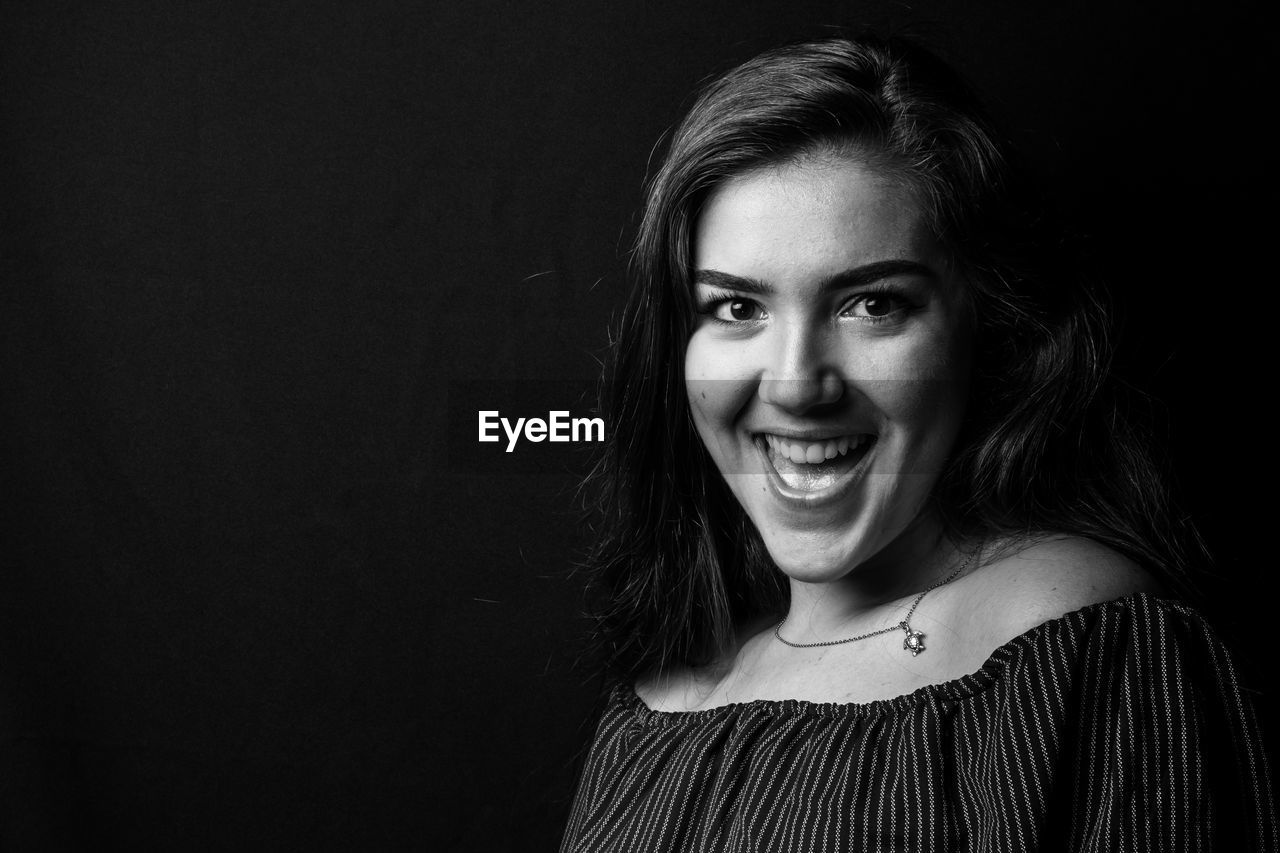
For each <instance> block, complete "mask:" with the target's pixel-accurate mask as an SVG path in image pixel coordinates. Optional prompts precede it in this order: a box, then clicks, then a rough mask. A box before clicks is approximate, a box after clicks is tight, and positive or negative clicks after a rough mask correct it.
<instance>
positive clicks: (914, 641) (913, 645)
mask: <svg viewBox="0 0 1280 853" xmlns="http://www.w3.org/2000/svg"><path fill="white" fill-rule="evenodd" d="M972 560H973V554H972V553H970V554H969V556H968V557H965V559H964V562H963V563H961V564H960V565H958V566H956V568H955V571H953V572H952V573H951V574H949V575H947V576H946V577H945V578H943V579H942V580H940V581H938V582H937V583H935V584H933V586H930V587H927V588H926V589H925V591H924V592H922V593H920V594H919V595H917V596H916V600H915V601H913V602H911V608H910V609H909V610H907V615H906V616H904V617H903V619H902V621H901V622H899V623H898V624H897V625H890V626H889V627H888V628H881V629H880V630H879V631H869V632H867V633H866V634H859V635H858V636H856V637H846V638H845V639H843V640H827V641H826V642H825V643H793V642H791V641H790V640H784V639H783V638H782V634H781V633H780V631H781V630H782V625H783V623H784V622H786V621H787V620H786V619H783V620H782V622H779V623H778V624H777V625H774V626H773V636H775V637H777V638H778V640H780V641H781V642H782V643H783V644H784V645H788V646H790V647H791V648H793V649H816V648H818V647H819V646H842V645H844V644H845V643H856V642H858V640H869V639H870V638H872V637H879V636H880V635H881V634H888V633H889V632H890V631H897V630H898V629H902V630H903V631H905V632H906V635H907V636H906V637H905V638H904V639H903V641H902V648H904V649H906V650H907V651H909V652H911V656H912V657H915V656H916V655H918V654H920V653H921V652H922V651H924V633H923V632H920V631H917V630H915V629H914V628H912V627H911V617H912V615H913V614H914V613H915V612H916V608H917V607H919V606H920V602H921V601H923V600H924V597H925V596H926V595H928V594H929V593H931V592H933V591H934V590H935V589H937V588H938V587H940V586H944V585H946V584H949V583H951V582H952V581H953V580H955V579H956V578H957V577H959V575H960V573H961V572H963V571H964V569H965V566H968V565H969V563H970V561H972Z"/></svg>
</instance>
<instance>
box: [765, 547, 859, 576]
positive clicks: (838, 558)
mask: <svg viewBox="0 0 1280 853" xmlns="http://www.w3.org/2000/svg"><path fill="white" fill-rule="evenodd" d="M767 544H768V543H766V545H767ZM769 552H770V555H771V556H772V557H773V562H774V563H775V564H776V565H777V566H778V568H779V569H780V570H781V571H782V573H783V574H784V575H786V576H787V577H789V578H791V579H792V580H795V581H800V582H802V583H830V582H831V581H836V580H839V579H840V578H842V577H844V576H845V575H846V574H848V573H849V570H850V569H851V568H853V567H854V566H855V565H856V564H857V562H858V557H857V555H856V554H855V553H854V552H853V551H852V550H850V549H844V548H831V549H825V548H813V547H811V546H808V547H806V546H800V545H795V546H792V547H777V548H770V549H769Z"/></svg>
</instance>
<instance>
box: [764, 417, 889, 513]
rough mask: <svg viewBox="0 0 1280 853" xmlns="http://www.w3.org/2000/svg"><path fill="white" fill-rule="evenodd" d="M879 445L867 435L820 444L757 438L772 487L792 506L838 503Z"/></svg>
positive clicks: (840, 438)
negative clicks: (833, 500) (875, 446)
mask: <svg viewBox="0 0 1280 853" xmlns="http://www.w3.org/2000/svg"><path fill="white" fill-rule="evenodd" d="M875 443H876V437H875V436H873V435H868V434H866V433H857V434H850V435H842V436H834V437H831V438H826V439H821V440H817V441H806V440H801V439H796V438H786V437H784V436H779V435H772V434H770V433H762V434H759V435H757V437H756V447H757V448H758V449H759V450H760V451H761V455H762V456H763V457H764V461H765V463H766V465H765V467H766V469H767V471H768V473H769V480H770V483H771V484H772V485H773V486H774V490H775V491H776V492H777V493H778V495H779V496H780V497H782V498H783V499H785V500H787V501H788V502H798V503H800V504H803V505H805V506H814V505H816V504H820V503H826V502H827V501H828V500H831V499H835V498H837V497H839V496H840V494H842V493H843V491H844V487H846V486H848V485H849V484H851V483H852V482H853V481H854V480H855V479H856V478H857V474H858V472H859V471H860V470H862V468H863V467H864V466H863V465H862V463H863V461H864V460H865V459H866V458H867V455H868V454H869V453H870V452H871V448H872V447H873V446H874V445H875Z"/></svg>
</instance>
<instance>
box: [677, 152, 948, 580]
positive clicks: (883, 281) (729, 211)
mask: <svg viewBox="0 0 1280 853" xmlns="http://www.w3.org/2000/svg"><path fill="white" fill-rule="evenodd" d="M693 254H694V281H695V294H694V295H695V301H696V304H697V306H698V312H699V314H698V317H697V322H696V324H695V327H694V332H693V335H692V337H691V338H690V340H689V345H688V349H687V350H686V352H685V377H686V385H687V390H688V393H689V403H690V406H691V407H692V410H693V419H694V422H695V424H696V425H697V428H698V432H699V434H700V435H701V436H702V440H703V442H704V443H705V444H706V446H707V449H708V451H709V452H710V454H711V456H712V458H713V459H715V462H716V466H717V467H718V468H719V469H720V472H721V473H722V474H723V475H724V478H725V480H726V481H727V482H728V484H729V487H730V489H732V490H733V493H734V494H735V495H736V496H737V498H738V500H739V501H740V502H741V503H742V506H743V507H744V508H745V510H746V512H747V515H748V516H750V518H751V520H752V522H754V524H755V526H756V528H757V529H758V530H759V532H760V534H761V536H762V537H763V539H764V542H765V545H766V547H767V548H768V549H769V553H770V554H771V555H772V556H773V558H774V560H775V561H776V562H777V563H778V565H779V566H780V567H781V568H782V570H783V571H784V572H786V573H787V574H788V575H789V576H790V577H792V578H794V579H796V580H801V581H806V582H814V583H820V582H827V581H833V580H836V579H838V578H840V577H842V576H844V575H845V574H846V573H847V572H849V571H850V570H851V569H853V568H854V567H855V566H857V565H859V564H861V563H863V562H864V561H866V560H867V559H869V558H871V557H872V556H873V555H876V554H877V553H879V552H880V551H881V549H883V548H885V546H886V545H889V544H890V543H892V542H894V540H895V539H897V538H898V537H899V536H900V535H901V534H902V533H903V531H904V530H906V529H907V527H908V525H910V524H911V523H912V522H913V521H914V520H916V518H917V517H918V516H920V514H921V512H922V510H923V509H924V507H925V504H926V501H927V499H928V497H929V493H930V491H931V489H932V488H933V486H934V484H935V483H936V481H937V478H938V475H939V473H940V472H941V470H942V467H943V463H944V462H945V461H946V458H947V455H948V453H949V451H950V449H951V446H952V442H953V441H954V439H955V435H956V432H957V431H958V429H959V427H960V421H961V417H962V414H963V410H964V405H965V398H966V394H967V387H968V376H969V361H970V335H969V325H968V322H967V319H966V318H967V312H966V307H965V303H964V294H963V290H962V287H961V285H960V283H959V282H958V281H955V280H953V278H952V277H951V275H950V273H949V265H948V264H947V262H946V259H945V257H944V252H943V249H942V247H941V246H940V245H939V244H938V242H937V241H936V240H935V238H934V237H933V235H932V234H931V232H930V229H929V228H928V226H927V224H926V222H925V218H924V216H923V215H922V213H921V211H920V208H919V206H918V205H917V204H916V202H915V200H914V199H913V197H912V195H911V193H910V192H909V191H908V190H907V189H906V188H905V187H904V186H903V185H901V184H900V183H898V182H896V181H894V180H892V179H889V178H886V177H882V176H881V175H878V174H877V173H876V172H875V171H873V170H871V169H869V168H868V167H866V166H863V165H861V164H859V163H858V162H855V161H853V160H849V159H844V158H837V157H835V156H832V157H828V158H818V157H813V158H808V159H804V160H801V161H799V162H797V163H792V164H785V165H778V166H773V167H769V168H765V169H761V170H758V171H753V172H749V173H746V174H743V175H739V176H737V177H734V178H732V179H730V180H728V181H726V182H725V183H724V184H722V185H721V186H720V187H719V188H718V189H717V190H716V191H715V192H714V193H713V194H712V195H711V196H710V198H709V199H708V200H707V203H706V204H705V205H704V207H703V209H702V212H701V214H700V216H699V218H698V221H697V223H696V228H695V234H694V247H693Z"/></svg>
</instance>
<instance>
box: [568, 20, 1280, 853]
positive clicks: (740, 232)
mask: <svg viewBox="0 0 1280 853" xmlns="http://www.w3.org/2000/svg"><path fill="white" fill-rule="evenodd" d="M996 140H997V137H996V135H995V134H994V133H993V131H992V130H991V129H990V126H989V124H988V122H987V120H986V119H985V118H984V116H983V114H982V112H981V110H980V109H979V108H978V106H977V104H976V103H975V101H974V100H973V98H972V96H971V95H970V94H969V93H968V92H967V91H966V90H965V89H964V87H963V86H962V85H961V84H960V83H959V82H958V81H957V79H956V77H955V76H954V74H953V73H952V72H950V71H949V70H948V69H947V68H945V67H944V66H942V65H941V64H940V63H939V62H938V61H937V60H936V59H934V58H933V57H932V56H930V55H929V54H927V53H925V52H923V51H922V50H920V49H919V48H917V47H915V46H913V45H911V44H909V43H905V42H900V41H889V42H882V41H878V40H875V39H859V40H846V39H833V40H829V41H824V42H818V43H810V44H803V45H798V46H793V47H787V48H782V49H779V50H775V51H771V52H769V53H766V54H764V55H762V56H760V57H758V58H756V59H754V60H752V61H750V62H748V63H746V64H745V65H743V66H741V67H739V68H737V69H734V70H733V71H731V72H729V73H728V74H726V75H725V76H723V77H722V78H720V79H719V80H717V81H715V82H713V83H712V84H711V85H710V86H709V87H708V88H707V89H706V90H705V91H704V93H703V94H702V96H701V97H700V98H699V100H698V101H697V102H696V103H695V105H694V107H693V108H692V110H691V111H690V113H689V115H688V116H687V117H686V118H685V120H684V122H683V123H682V124H681V126H680V127H679V128H678V129H677V131H676V133H675V134H674V136H673V139H672V142H671V146H670V150H669V151H668V153H667V156H666V160H665V162H664V164H663V166H662V168H661V169H660V170H659V172H658V174H657V175H656V177H655V178H654V180H653V182H652V184H651V186H650V191H649V197H648V203H647V207H646V211H645V218H644V221H643V223H642V225H641V228H640V234H639V238H638V241H637V253H636V264H635V283H634V287H633V290H632V292H631V295H630V300H629V302H628V305H627V308H626V310H625V312H624V314H623V318H622V324H621V328H620V330H619V334H618V336H617V340H616V348H615V351H614V354H613V361H612V364H611V367H610V370H609V373H608V375H607V377H606V383H605V394H604V402H605V409H606V420H607V422H608V423H610V424H611V425H613V430H614V432H613V434H612V435H610V436H609V438H608V440H607V442H606V452H605V455H604V456H603V457H602V460H601V462H600V465H599V467H598V469H597V472H596V474H597V478H596V479H597V482H598V484H599V485H600V487H601V494H602V500H601V505H602V507H603V508H604V514H603V517H602V519H601V529H600V533H601V536H600V540H599V543H598V546H597V548H596V550H595V552H594V554H593V555H592V563H591V568H592V570H593V572H594V586H595V589H596V591H597V592H598V593H599V594H600V596H601V609H600V613H599V622H598V637H599V640H600V645H601V648H602V650H603V652H604V654H605V656H606V663H607V666H608V667H609V669H610V671H611V672H612V673H613V675H614V676H616V678H617V684H616V685H615V687H614V688H613V690H612V692H611V694H610V704H609V707H608V709H607V710H606V712H605V715H604V718H603V719H602V721H601V723H600V727H599V730H598V732H597V738H596V742H595V744H594V746H593V748H592V751H591V753H590V756H589V757H588V760H587V765H586V768H585V770H584V772H583V776H582V780H581V782H580V786H579V789H578V796H577V801H576V804H575V807H574V811H573V815H572V818H571V822H570V825H569V828H568V831H567V833H566V835H565V839H564V843H563V848H562V849H563V850H564V851H597V850H600V851H603V850H626V851H648V850H651V851H687V850H734V851H777V850H801V851H827V850H858V851H872V850H912V851H926V850H955V849H971V850H984V851H986V850H990V851H995V850H1008V851H1027V850H1037V849H1064V850H1082V849H1088V850H1104V849H1105V850H1148V849H1150V850H1156V849H1159V850H1168V849H1208V848H1213V849H1270V848H1271V846H1272V845H1274V844H1275V842H1276V840H1277V836H1276V821H1275V816H1274V814H1273V811H1272V810H1273V806H1272V802H1271V793H1270V782H1269V778H1268V775H1267V770H1266V766H1265V759H1264V756H1263V753H1262V751H1261V749H1260V748H1259V746H1258V737H1257V733H1256V729H1255V724H1254V721H1253V715H1252V711H1251V709H1250V707H1249V706H1248V704H1247V701H1245V700H1244V699H1242V698H1241V696H1242V694H1241V691H1240V688H1239V685H1238V684H1237V682H1236V677H1235V675H1234V670H1233V668H1232V665H1231V662H1230V659H1229V656H1228V655H1227V653H1226V652H1225V650H1224V649H1223V646H1222V644H1221V643H1220V641H1219V640H1218V639H1217V637H1216V636H1215V635H1214V633H1213V631H1212V630H1211V629H1210V628H1209V627H1208V626H1207V624H1206V623H1205V621H1204V620H1203V619H1202V618H1201V617H1200V616H1199V614H1198V613H1197V612H1196V611H1195V610H1194V609H1192V608H1191V607H1190V606H1188V605H1187V604H1186V603H1185V602H1182V601H1178V600H1177V599H1176V598H1175V597H1174V596H1175V595H1176V594H1177V593H1178V592H1179V591H1180V590H1182V589H1183V587H1184V580H1185V575H1186V573H1187V571H1188V569H1189V567H1190V564H1191V563H1192V559H1191V558H1190V557H1188V549H1186V548H1184V547H1182V546H1181V545H1180V542H1179V539H1178V538H1177V536H1176V535H1175V533H1174V531H1175V530H1176V526H1175V525H1174V524H1173V523H1172V521H1171V519H1170V516H1169V513H1168V509H1167V502H1166V500H1165V497H1164V490H1163V486H1162V484H1161V482H1160V479H1159V477H1158V476H1157V474H1156V473H1155V468H1154V466H1153V465H1152V464H1151V463H1150V462H1149V460H1148V458H1147V456H1146V452H1145V449H1144V447H1143V446H1142V444H1141V443H1140V442H1139V441H1137V440H1136V439H1135V438H1134V436H1133V433H1132V432H1131V431H1130V430H1128V428H1127V427H1126V426H1125V424H1124V421H1123V418H1122V417H1121V414H1120V412H1119V411H1118V409H1117V407H1116V406H1115V404H1114V402H1113V401H1112V400H1111V398H1110V397H1109V396H1108V378H1107V372H1106V360H1107V351H1108V350H1107V344H1106V338H1105V335H1104V330H1105V316H1104V314H1103V312H1102V310H1101V308H1100V306H1099V303H1098V301H1097V300H1096V299H1095V297H1094V296H1093V295H1092V294H1091V292H1090V291H1089V290H1088V289H1087V288H1086V287H1085V286H1084V284H1083V282H1082V281H1080V280H1079V279H1078V278H1076V277H1073V276H1072V275H1070V274H1068V272H1067V271H1068V270H1069V269H1070V267H1069V266H1067V265H1065V264H1063V263H1062V262H1061V259H1059V258H1055V257H1053V256H1052V255H1051V254H1049V252H1048V247H1050V246H1052V245H1053V241H1052V240H1051V239H1050V238H1049V237H1048V236H1046V235H1038V234H1036V233H1034V232H1033V231H1032V230H1031V229H1030V228H1029V227H1028V226H1029V225H1030V224H1031V223H1034V222H1035V221H1036V218H1035V217H1034V216H1032V215H1031V214H1030V211H1029V210H1028V208H1027V206H1026V204H1025V203H1024V202H1023V201H1022V200H1021V196H1020V195H1019V193H1018V192H1016V191H1015V181H1014V179H1013V175H1012V172H1011V170H1010V169H1009V167H1008V165H1007V162H1006V159H1005V157H1004V155H1003V154H1002V151H1001V148H1000V146H999V145H998V144H997V141H996Z"/></svg>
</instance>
